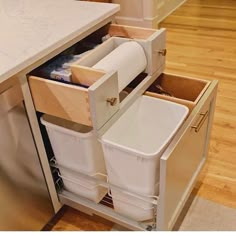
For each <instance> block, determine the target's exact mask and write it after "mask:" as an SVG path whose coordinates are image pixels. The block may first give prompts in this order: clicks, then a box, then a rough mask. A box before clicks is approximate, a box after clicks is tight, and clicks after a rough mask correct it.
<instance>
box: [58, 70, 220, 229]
mask: <svg viewBox="0 0 236 236" xmlns="http://www.w3.org/2000/svg"><path fill="white" fill-rule="evenodd" d="M166 76H170V77H171V78H174V76H173V75H168V74H166ZM181 78H182V80H183V81H185V82H186V79H188V78H185V77H180V76H179V77H178V80H179V81H181ZM189 81H190V83H192V81H191V79H189ZM198 82H200V81H198ZM205 82H206V81H205V80H202V83H205ZM217 84H218V82H217V81H209V82H207V85H208V86H207V87H206V88H205V89H204V92H203V91H199V93H200V94H201V95H200V94H199V95H198V97H199V98H198V102H196V104H195V105H194V107H192V110H191V111H190V113H189V115H188V117H187V118H186V120H185V121H184V123H183V124H182V126H181V127H180V129H179V130H178V131H177V133H176V134H175V135H174V137H173V138H172V140H171V142H170V143H169V144H168V146H167V147H166V149H165V151H164V152H163V154H162V156H161V158H160V170H159V175H158V178H159V179H160V181H159V191H158V192H159V196H155V201H152V203H153V209H154V211H156V219H153V221H152V220H150V221H149V222H138V221H135V220H133V219H131V218H129V217H126V216H124V215H122V214H119V213H117V212H116V211H114V210H113V209H111V208H109V207H106V206H104V203H103V201H102V202H101V203H99V204H93V203H91V202H89V201H88V200H86V199H83V198H81V197H79V196H76V195H73V194H72V193H70V192H68V191H62V192H61V193H59V199H60V201H61V202H62V203H64V204H67V205H69V206H72V207H74V208H76V209H79V210H82V211H85V212H90V214H92V213H95V214H97V215H100V216H102V217H104V218H107V219H109V220H112V221H114V222H117V223H119V224H122V225H124V226H125V227H128V228H130V229H134V230H140V229H143V230H145V229H146V230H147V229H148V230H171V229H172V228H173V226H174V224H175V222H176V220H177V218H178V216H179V214H180V212H181V210H182V209H183V206H184V204H185V202H186V201H187V199H188V196H189V194H190V193H191V191H192V189H193V187H194V184H195V181H196V180H197V177H198V174H199V173H200V171H201V168H202V167H203V165H204V163H205V161H206V158H207V152H208V144H209V139H210V132H211V127H212V120H213V115H214V108H215V99H216V92H217ZM117 119H119V117H118V118H117ZM157 125H158V124H157ZM124 135H125V134H124ZM156 135H158V134H156ZM105 187H107V185H105ZM108 187H109V186H108ZM121 191H124V190H121ZM125 193H126V194H127V195H130V196H132V197H134V195H133V193H132V192H127V190H126V192H125ZM129 198H131V197H127V199H129ZM139 199H140V200H141V199H142V197H141V198H140V197H139ZM145 199H146V197H145ZM104 201H106V198H105V199H104ZM130 204H131V203H130ZM132 204H133V203H132ZM142 204H143V202H142V201H140V205H142ZM148 204H149V203H148ZM145 210H147V209H146V208H145ZM148 210H149V208H148ZM155 225H156V226H155Z"/></svg>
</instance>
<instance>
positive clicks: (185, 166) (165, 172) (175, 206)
mask: <svg viewBox="0 0 236 236" xmlns="http://www.w3.org/2000/svg"><path fill="white" fill-rule="evenodd" d="M216 92H217V81H212V82H210V84H209V87H208V88H207V89H206V91H205V93H204V95H202V97H201V98H200V100H199V102H198V104H197V105H196V106H195V108H194V109H193V110H192V112H191V113H190V114H189V117H188V119H187V120H186V122H185V123H184V124H183V126H182V128H181V129H180V130H179V132H178V133H177V135H176V136H175V137H174V139H173V140H172V142H171V144H170V145H169V147H168V148H167V149H166V151H165V153H164V154H163V155H162V157H161V160H160V166H161V167H160V196H159V205H158V211H157V217H158V220H157V227H158V228H159V229H162V230H168V229H171V228H172V227H173V226H174V223H175V222H176V219H177V217H178V215H179V213H180V211H181V210H182V208H183V206H184V204H185V202H186V200H187V198H188V196H189V194H190V193H191V191H192V188H193V187H194V183H195V181H196V179H197V177H198V174H199V172H200V170H201V168H202V166H203V164H204V163H205V161H206V158H207V151H208V144H209V139H210V132H211V127H212V119H213V115H214V108H215V98H216Z"/></svg>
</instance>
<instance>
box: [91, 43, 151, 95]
mask: <svg viewBox="0 0 236 236" xmlns="http://www.w3.org/2000/svg"><path fill="white" fill-rule="evenodd" d="M146 66H147V59H146V56H145V53H144V50H143V48H142V46H141V45H139V44H138V43H137V42H134V41H130V42H126V43H123V44H121V45H120V46H118V47H117V48H116V49H114V50H113V51H112V52H110V53H109V54H108V55H107V56H105V57H104V58H103V59H102V60H101V61H99V62H98V63H96V64H95V65H94V66H93V68H94V69H100V70H104V71H106V72H109V71H111V70H115V71H117V72H118V84H119V92H121V91H122V90H123V89H124V88H125V87H126V86H127V85H128V84H129V83H130V82H131V81H132V80H133V79H134V78H135V77H136V76H137V75H139V74H140V73H141V72H143V71H144V70H145V68H146Z"/></svg>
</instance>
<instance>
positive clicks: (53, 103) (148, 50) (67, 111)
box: [29, 25, 165, 129]
mask: <svg viewBox="0 0 236 236" xmlns="http://www.w3.org/2000/svg"><path fill="white" fill-rule="evenodd" d="M107 34H109V35H110V37H112V38H111V39H113V38H114V42H113V40H107V41H105V42H104V43H102V44H101V45H99V46H97V47H96V48H95V49H93V50H91V52H89V53H88V54H87V55H85V56H84V57H83V58H81V59H79V60H78V61H77V62H75V63H74V65H73V66H72V67H71V72H72V73H71V74H72V75H71V77H72V78H71V81H72V82H73V84H65V83H61V82H60V81H55V80H48V79H44V78H41V77H37V76H29V85H30V89H31V93H32V97H33V101H34V105H35V108H36V110H37V111H40V112H43V113H46V114H49V115H53V116H56V117H60V118H63V119H67V120H70V121H73V122H77V123H81V124H84V125H88V126H92V127H94V128H95V129H100V128H101V127H102V126H103V125H104V124H105V123H106V122H107V121H108V120H109V119H110V118H111V117H112V116H113V115H114V114H115V113H116V112H117V111H118V110H119V104H120V101H119V93H120V91H119V81H118V77H117V72H116V71H110V72H109V71H101V70H96V69H93V68H92V66H93V65H94V64H96V63H97V62H98V61H99V60H101V59H102V58H103V57H105V56H106V55H107V54H108V53H110V52H111V51H112V50H114V48H115V47H117V46H118V45H120V44H122V43H123V42H125V41H129V40H135V41H137V42H138V43H139V44H140V45H141V46H142V47H143V49H144V51H145V55H146V58H147V62H148V63H147V68H146V69H145V72H146V73H148V74H152V73H154V72H155V71H157V70H158V69H159V68H162V67H163V65H164V62H165V59H164V58H165V53H163V50H165V30H164V29H163V30H152V29H142V28H137V27H128V26H119V25H107V26H106V27H103V28H102V29H100V30H99V31H98V32H96V33H95V37H101V36H105V35H107ZM115 39H116V40H115ZM115 42H116V43H117V44H115ZM134 63H135V62H134ZM134 79H135V78H134Z"/></svg>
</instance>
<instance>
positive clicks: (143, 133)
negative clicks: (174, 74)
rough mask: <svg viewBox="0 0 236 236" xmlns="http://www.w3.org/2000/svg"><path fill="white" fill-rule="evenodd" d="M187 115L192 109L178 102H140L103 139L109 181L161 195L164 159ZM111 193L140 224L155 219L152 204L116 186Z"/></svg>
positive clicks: (148, 99)
mask: <svg viewBox="0 0 236 236" xmlns="http://www.w3.org/2000/svg"><path fill="white" fill-rule="evenodd" d="M187 114H188V108H187V107H185V106H183V105H180V104H177V103H173V102H169V101H165V100H161V99H157V98H152V97H148V96H141V97H140V98H139V99H137V101H135V103H134V104H132V106H131V107H130V108H129V109H128V110H127V111H126V112H125V113H124V114H123V115H122V116H121V117H120V118H119V120H118V121H117V122H115V123H114V124H113V126H112V127H111V128H110V129H109V130H108V131H107V132H106V133H105V134H104V135H103V136H102V139H101V141H102V146H103V151H104V156H105V163H106V167H107V172H108V179H109V182H110V183H111V184H113V185H116V186H119V187H121V188H124V189H126V190H128V191H131V192H133V193H138V194H141V195H144V196H153V195H157V194H158V183H159V159H160V156H161V155H162V153H163V151H164V149H165V147H166V146H167V145H168V143H169V141H170V140H171V138H172V137H173V136H174V134H175V133H176V131H177V129H178V128H179V127H180V125H181V124H182V123H183V121H184V119H185V117H186V116H187ZM111 192H112V196H113V198H114V199H113V202H114V207H115V210H116V211H118V212H119V213H122V214H125V215H127V216H129V217H131V218H133V219H135V220H138V221H144V220H148V219H150V218H152V217H153V205H152V204H151V203H148V204H147V202H145V201H141V202H140V200H139V199H137V198H135V197H132V196H130V195H126V194H123V193H122V192H119V191H117V190H116V189H112V187H111ZM150 199H151V198H150ZM135 203H138V205H139V207H138V206H137V207H135V206H134V205H137V204H135Z"/></svg>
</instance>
